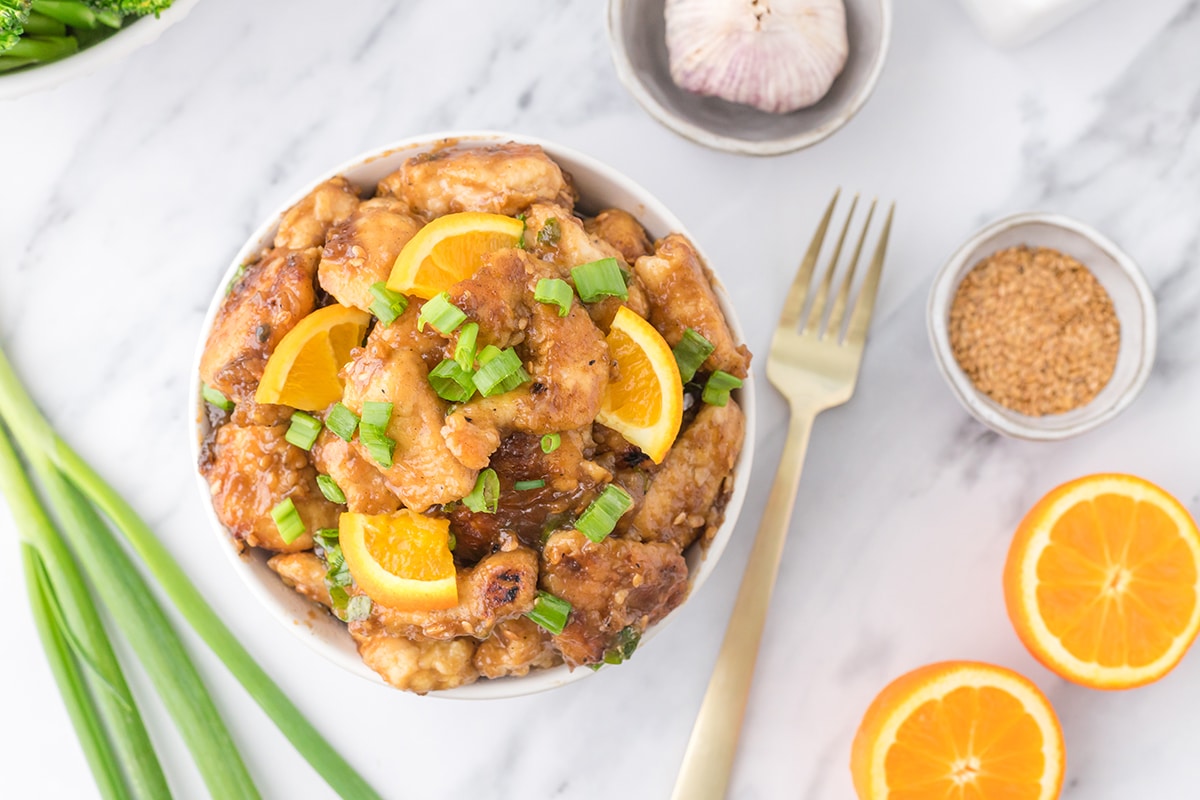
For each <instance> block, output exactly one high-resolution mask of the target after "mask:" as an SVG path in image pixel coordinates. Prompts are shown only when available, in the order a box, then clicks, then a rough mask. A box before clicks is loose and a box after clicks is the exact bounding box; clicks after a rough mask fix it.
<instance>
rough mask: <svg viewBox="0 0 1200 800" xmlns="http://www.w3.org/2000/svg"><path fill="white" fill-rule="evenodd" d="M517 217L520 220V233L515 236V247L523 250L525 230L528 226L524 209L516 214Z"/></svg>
mask: <svg viewBox="0 0 1200 800" xmlns="http://www.w3.org/2000/svg"><path fill="white" fill-rule="evenodd" d="M517 219H519V220H521V235H520V236H519V237H518V238H517V247H519V248H521V249H522V250H524V249H525V231H526V229H527V228H528V227H529V223H528V222H526V219H527V217H526V216H525V212H524V211H522V212H521V213H520V214H517Z"/></svg>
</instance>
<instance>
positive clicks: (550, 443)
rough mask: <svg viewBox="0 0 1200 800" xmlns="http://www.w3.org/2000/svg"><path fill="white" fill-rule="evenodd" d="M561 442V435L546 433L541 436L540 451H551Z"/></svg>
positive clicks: (548, 452) (547, 452)
mask: <svg viewBox="0 0 1200 800" xmlns="http://www.w3.org/2000/svg"><path fill="white" fill-rule="evenodd" d="M560 444H562V436H561V435H560V434H557V433H547V434H546V435H545V436H543V437H542V452H543V453H546V454H547V455H548V454H550V453H553V452H554V451H555V450H557V449H558V446H559V445H560Z"/></svg>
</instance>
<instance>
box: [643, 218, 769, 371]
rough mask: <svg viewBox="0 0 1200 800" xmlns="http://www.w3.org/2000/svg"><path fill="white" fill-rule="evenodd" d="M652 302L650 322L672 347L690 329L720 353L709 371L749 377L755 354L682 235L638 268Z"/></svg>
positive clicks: (708, 363) (709, 364)
mask: <svg viewBox="0 0 1200 800" xmlns="http://www.w3.org/2000/svg"><path fill="white" fill-rule="evenodd" d="M633 268H634V271H635V272H636V273H637V275H638V277H639V278H641V280H642V284H643V285H644V286H645V287H646V292H647V293H648V295H649V297H650V316H649V318H648V319H649V320H650V323H651V324H652V325H654V327H655V328H657V329H658V331H659V333H661V334H662V335H663V338H664V339H666V340H667V344H669V345H671V346H672V347H674V346H675V345H677V344H679V340H680V339H682V338H683V333H684V331H686V330H687V329H688V328H694V329H695V330H696V332H697V333H699V334H700V335H701V336H703V337H704V338H705V339H708V341H710V342H712V344H713V346H714V347H715V349H714V350H713V353H712V355H710V356H709V357H708V359H707V360H706V361H705V362H704V365H703V367H702V369H704V370H709V371H712V370H718V369H720V370H724V371H726V372H729V373H732V374H733V375H736V376H738V377H739V378H744V377H746V370H747V368H748V367H749V365H750V351H749V350H748V349H746V346H745V345H736V344H734V341H733V334H732V333H730V331H729V326H728V325H727V324H726V322H725V315H724V314H723V313H721V307H720V305H718V303H717V296H716V295H715V294H714V293H713V290H712V285H711V283H710V282H709V275H708V271H707V269H705V267H704V264H703V263H701V261H700V256H699V254H697V253H696V250H695V248H693V247H692V245H691V242H689V241H688V240H687V239H685V238H684V237H683V236H681V235H680V234H678V233H672V234H671V235H670V236H668V237H666V238H665V239H661V240H659V242H658V243H657V245H656V246H655V251H654V255H652V256H643V257H642V258H639V259H638V260H637V261H636V262H635V263H634V265H633Z"/></svg>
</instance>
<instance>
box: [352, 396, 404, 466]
mask: <svg viewBox="0 0 1200 800" xmlns="http://www.w3.org/2000/svg"><path fill="white" fill-rule="evenodd" d="M388 405H391V403H388ZM358 440H359V441H360V442H362V446H363V447H365V448H367V452H368V453H369V454H370V455H371V458H373V459H374V460H375V463H376V464H378V465H379V466H381V467H383V468H384V469H391V466H392V464H393V457H394V456H395V453H396V440H395V439H393V438H392V437H390V436H388V435H387V429H385V428H380V427H378V426H376V425H368V424H366V423H365V422H364V423H363V424H361V425H359V426H358Z"/></svg>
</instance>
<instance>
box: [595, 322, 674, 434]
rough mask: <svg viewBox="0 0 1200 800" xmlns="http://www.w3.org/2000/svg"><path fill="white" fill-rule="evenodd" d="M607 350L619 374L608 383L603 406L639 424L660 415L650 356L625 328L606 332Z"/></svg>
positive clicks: (646, 422)
mask: <svg viewBox="0 0 1200 800" xmlns="http://www.w3.org/2000/svg"><path fill="white" fill-rule="evenodd" d="M608 351H609V353H610V355H611V356H612V358H613V360H614V361H616V362H617V363H619V364H620V365H621V374H620V377H619V378H618V379H617V380H616V381H614V382H612V383H611V384H609V386H608V390H607V391H608V394H607V396H606V397H605V405H606V406H609V408H610V410H611V411H612V412H613V413H615V414H617V416H620V417H621V418H622V419H625V420H627V421H629V422H630V423H632V424H634V425H638V426H647V425H650V424H652V423H653V422H654V421H655V420H657V419H658V417H659V416H660V415H661V414H662V393H661V392H660V391H659V390H658V389H659V386H658V378H657V377H656V376H655V374H654V367H653V365H651V363H650V359H648V358H646V355H645V353H644V352H643V351H642V348H641V347H639V346H638V344H637V343H636V342H635V341H634V340H633V339H632V338H631V337H630V336H629V334H627V333H625V331H622V330H617V329H616V328H613V330H612V331H611V332H610V333H609V334H608Z"/></svg>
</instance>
